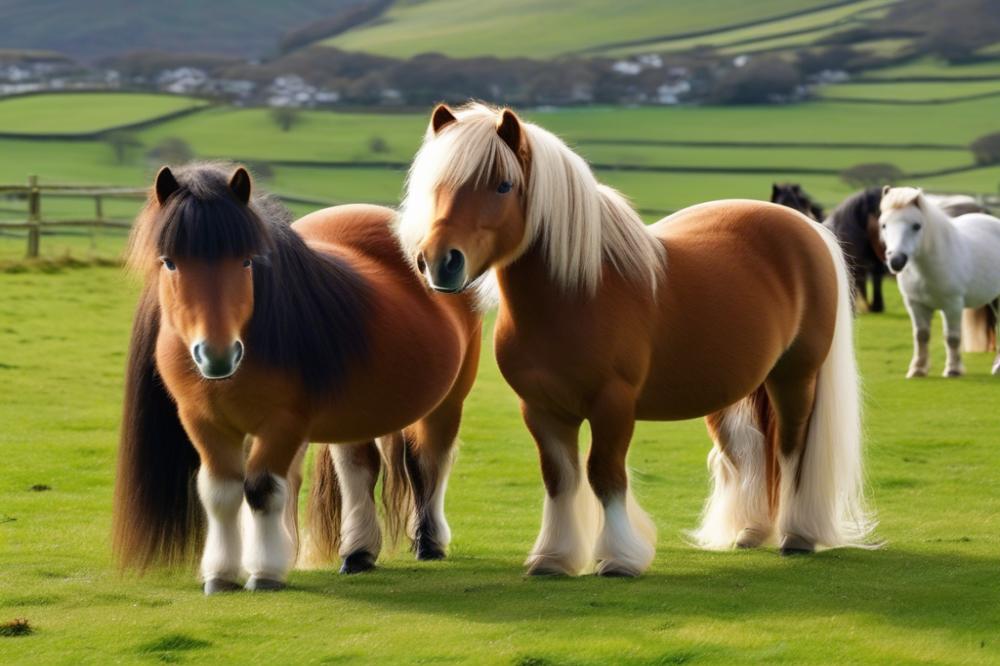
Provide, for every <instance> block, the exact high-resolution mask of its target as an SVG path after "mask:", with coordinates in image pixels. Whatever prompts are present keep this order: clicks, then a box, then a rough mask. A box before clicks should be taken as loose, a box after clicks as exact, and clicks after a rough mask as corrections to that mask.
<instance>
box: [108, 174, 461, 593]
mask: <svg viewBox="0 0 1000 666" xmlns="http://www.w3.org/2000/svg"><path fill="white" fill-rule="evenodd" d="M395 215H396V214H395V212H394V211H392V210H389V209H386V208H380V207H375V206H340V207H336V208H328V209H325V210H321V211H318V212H315V213H312V214H311V215H308V216H306V217H305V218H302V219H301V220H299V221H298V222H296V223H295V224H294V225H290V224H289V222H290V219H289V217H288V215H287V213H286V211H285V210H284V208H282V207H281V206H280V205H279V204H278V203H277V202H276V201H275V200H273V199H270V198H268V197H261V196H251V181H250V176H249V174H248V173H247V171H246V170H245V169H243V168H242V167H239V168H236V167H233V166H231V165H217V164H200V165H192V166H188V167H186V168H183V169H181V170H178V171H177V172H176V173H175V172H173V171H171V170H170V169H169V168H166V167H164V168H163V169H161V170H160V172H159V174H158V175H157V177H156V182H155V185H154V188H153V192H152V195H151V197H150V201H149V203H148V204H147V206H146V208H145V209H144V211H143V212H142V213H141V214H140V215H139V218H138V220H137V222H136V225H135V229H134V231H133V236H132V238H131V241H130V249H129V254H128V263H129V265H130V267H131V268H132V270H133V271H135V272H137V273H138V274H139V275H140V276H141V277H142V278H143V280H144V288H143V290H142V295H141V297H140V300H139V306H138V309H137V311H136V316H135V323H134V327H133V331H132V342H131V346H130V350H129V359H128V369H127V378H126V387H125V408H124V419H123V423H122V430H121V444H120V448H119V460H118V479H117V485H116V492H115V526H114V543H115V551H116V553H117V555H118V557H119V560H120V561H121V563H122V564H123V565H126V566H134V567H137V568H139V569H142V568H145V567H147V566H149V565H152V564H156V563H173V562H179V561H183V560H184V559H186V558H187V557H188V556H189V555H190V554H191V552H192V550H193V549H194V548H195V547H196V546H197V544H198V543H199V541H200V539H201V536H202V531H203V524H204V522H206V521H205V519H206V518H207V534H205V535H204V537H205V540H204V551H203V556H202V560H201V573H202V577H203V579H204V589H205V592H206V593H213V592H219V591H225V590H232V589H237V588H239V586H240V585H239V580H240V578H241V576H242V573H243V572H244V571H245V572H246V573H248V574H249V579H248V580H247V581H246V588H247V589H250V590H269V589H279V588H281V587H283V586H284V581H285V578H286V575H287V572H288V570H289V569H290V568H291V566H292V564H293V560H294V559H295V555H296V550H297V543H298V542H297V529H296V515H297V508H296V507H297V497H298V490H299V484H300V483H301V472H300V467H301V460H302V457H303V454H304V451H305V445H306V444H307V443H309V442H320V443H324V444H329V446H324V449H323V451H322V452H321V454H320V455H318V456H317V468H316V478H315V482H314V484H313V489H312V495H311V498H310V506H309V511H310V539H309V543H308V544H307V546H308V549H309V550H311V551H312V552H311V555H312V556H313V559H316V558H322V557H324V556H327V557H328V556H330V555H331V554H332V553H333V552H335V551H337V550H338V549H339V553H340V555H341V556H342V557H343V568H342V571H344V572H348V573H353V572H358V571H364V570H366V569H370V568H372V567H373V566H374V563H375V560H376V558H377V556H378V553H379V550H380V547H381V543H382V535H381V529H380V527H379V525H378V521H377V516H376V506H375V500H374V496H373V492H374V488H375V484H376V479H377V477H378V474H379V470H380V467H381V455H380V449H379V447H377V445H376V439H379V443H380V444H381V445H382V446H381V454H382V455H384V457H385V458H386V463H387V469H386V473H387V477H388V478H387V485H388V486H389V491H388V496H389V497H390V498H392V499H394V500H395V501H391V502H389V504H390V508H393V509H394V511H395V512H390V516H389V518H390V519H391V518H393V517H395V518H397V519H398V520H399V521H402V522H406V521H408V520H410V519H412V520H413V525H412V528H413V530H414V533H413V536H414V539H415V543H414V545H415V549H416V554H417V557H418V558H420V559H436V558H440V557H443V556H444V552H445V548H446V546H447V544H448V541H449V536H450V535H449V531H448V525H447V522H446V521H445V518H444V492H445V485H446V481H447V475H448V472H449V467H450V463H451V459H452V448H453V445H454V442H455V438H456V436H457V433H458V428H459V421H460V419H461V414H462V404H463V401H464V399H465V397H466V395H467V394H468V392H469V390H470V389H471V387H472V384H473V380H474V376H475V372H476V369H477V362H478V356H479V345H480V334H481V316H480V314H479V312H478V310H477V304H476V302H475V299H474V298H473V297H472V296H463V297H460V298H448V297H444V296H441V295H438V294H435V293H434V292H432V291H430V290H429V289H427V287H426V286H425V285H424V284H423V282H422V281H421V279H420V277H419V276H418V275H417V274H416V273H415V272H414V271H413V269H412V267H411V265H410V264H409V263H408V262H407V261H405V259H404V258H403V255H402V252H401V250H400V246H399V243H398V241H397V239H396V237H395V235H394V233H393V231H392V223H393V221H394V219H395ZM195 477H197V480H196V483H194V484H193V483H192V481H193V480H194V478H195ZM192 485H194V486H196V490H197V496H198V498H200V500H201V505H202V507H204V514H203V513H202V509H201V508H200V507H198V506H197V503H196V502H195V500H194V493H193V492H192V490H193V489H192ZM409 489H412V491H413V495H414V496H413V498H412V499H413V507H412V512H413V513H412V515H410V513H409V511H410V509H409V508H408V507H407V505H406V503H405V499H406V494H407V491H408V490H409ZM241 511H245V516H244V519H245V521H246V525H245V530H244V531H243V533H242V534H241V530H240V524H239V522H240V513H241ZM399 512H404V513H403V515H400V513H399Z"/></svg>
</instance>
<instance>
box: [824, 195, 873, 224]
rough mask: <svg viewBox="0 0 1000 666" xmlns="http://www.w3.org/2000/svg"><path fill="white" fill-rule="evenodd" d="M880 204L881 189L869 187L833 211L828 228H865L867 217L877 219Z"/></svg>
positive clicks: (847, 199) (845, 200)
mask: <svg viewBox="0 0 1000 666" xmlns="http://www.w3.org/2000/svg"><path fill="white" fill-rule="evenodd" d="M881 202H882V188H881V187H869V188H868V189H864V190H861V191H859V192H855V193H854V194H852V195H851V196H849V197H847V198H846V199H844V201H842V202H841V203H840V205H839V206H837V208H835V209H834V211H833V213H832V214H831V215H830V226H832V227H833V228H835V229H836V228H838V227H841V226H849V225H853V226H857V227H861V228H865V227H866V226H867V225H868V216H869V215H875V216H876V217H878V215H879V204H880V203H881Z"/></svg>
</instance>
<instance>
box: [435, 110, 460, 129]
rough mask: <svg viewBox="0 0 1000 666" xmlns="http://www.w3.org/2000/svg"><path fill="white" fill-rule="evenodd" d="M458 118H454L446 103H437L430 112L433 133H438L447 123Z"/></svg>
mask: <svg viewBox="0 0 1000 666" xmlns="http://www.w3.org/2000/svg"><path fill="white" fill-rule="evenodd" d="M456 120H458V119H457V118H455V114H454V113H452V112H451V109H449V108H448V105H447V104H438V105H437V106H436V107H434V112H433V113H432V114H431V129H433V130H434V133H435V134H439V133H440V132H441V130H442V129H444V128H445V126H446V125H449V124H451V123H453V122H455V121H456Z"/></svg>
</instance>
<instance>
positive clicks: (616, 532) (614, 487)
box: [587, 386, 656, 576]
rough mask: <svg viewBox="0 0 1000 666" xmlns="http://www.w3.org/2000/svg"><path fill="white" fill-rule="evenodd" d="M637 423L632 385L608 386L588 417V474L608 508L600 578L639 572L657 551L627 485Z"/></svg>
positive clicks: (598, 549) (599, 551)
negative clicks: (630, 448) (590, 437)
mask: <svg viewBox="0 0 1000 666" xmlns="http://www.w3.org/2000/svg"><path fill="white" fill-rule="evenodd" d="M634 427H635V403H634V397H633V393H632V391H631V389H630V387H625V386H616V387H613V388H609V389H605V390H604V391H603V392H602V394H601V396H600V397H599V398H598V399H597V401H595V405H594V412H593V413H592V414H591V416H590V428H591V432H592V434H593V442H592V444H591V447H590V457H589V458H588V459H587V476H588V478H589V479H590V485H591V487H592V488H593V489H594V493H595V494H596V495H597V498H598V499H599V500H600V502H601V505H602V506H603V507H604V523H603V525H602V527H601V533H600V535H599V536H598V538H597V544H596V546H595V549H594V557H595V559H596V560H597V573H598V574H599V575H601V576H638V575H639V574H641V573H642V572H644V571H645V570H646V569H648V568H649V565H650V564H652V562H653V557H654V556H655V555H656V527H655V526H654V525H653V521H652V520H651V519H650V518H649V516H648V515H646V513H645V512H644V511H643V510H642V508H641V507H640V506H639V504H638V502H636V501H635V498H634V497H633V496H632V493H631V491H630V489H629V482H628V472H627V470H626V467H625V457H626V454H627V453H628V446H629V442H630V441H631V439H632V431H633V429H634Z"/></svg>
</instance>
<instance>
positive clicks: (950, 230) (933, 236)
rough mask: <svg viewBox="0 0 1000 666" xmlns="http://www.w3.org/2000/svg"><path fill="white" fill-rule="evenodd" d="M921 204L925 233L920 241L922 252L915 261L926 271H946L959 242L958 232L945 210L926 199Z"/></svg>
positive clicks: (914, 258)
mask: <svg viewBox="0 0 1000 666" xmlns="http://www.w3.org/2000/svg"><path fill="white" fill-rule="evenodd" d="M921 204H922V206H923V208H922V210H923V217H924V233H923V235H922V237H921V239H920V252H919V253H918V254H917V256H915V257H913V261H914V263H916V264H917V265H918V266H920V268H921V269H922V270H924V271H931V272H934V271H937V270H940V269H946V268H947V264H949V263H951V261H952V259H951V257H952V253H953V250H954V248H955V247H956V245H957V244H958V241H959V238H958V232H957V230H956V229H955V225H954V223H953V222H952V221H951V218H950V217H948V216H947V215H946V214H945V212H944V211H943V210H941V209H940V208H938V207H937V206H935V205H934V204H932V203H931V202H929V201H927V200H926V199H924V200H923V201H922V202H921Z"/></svg>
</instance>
